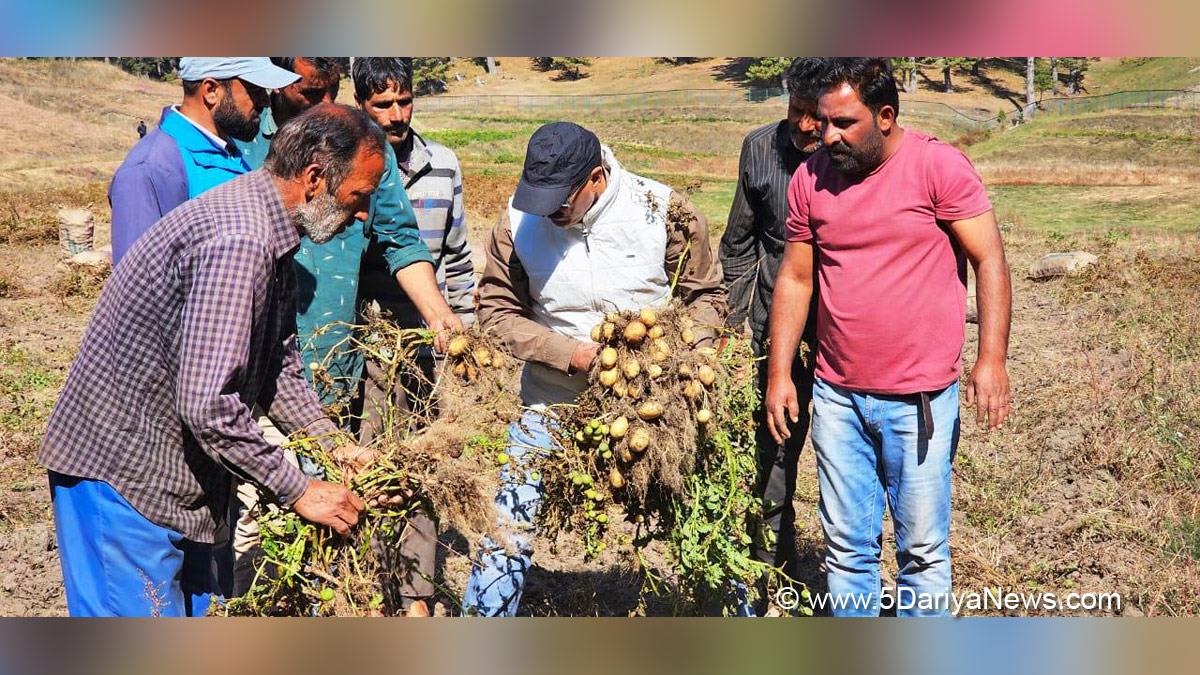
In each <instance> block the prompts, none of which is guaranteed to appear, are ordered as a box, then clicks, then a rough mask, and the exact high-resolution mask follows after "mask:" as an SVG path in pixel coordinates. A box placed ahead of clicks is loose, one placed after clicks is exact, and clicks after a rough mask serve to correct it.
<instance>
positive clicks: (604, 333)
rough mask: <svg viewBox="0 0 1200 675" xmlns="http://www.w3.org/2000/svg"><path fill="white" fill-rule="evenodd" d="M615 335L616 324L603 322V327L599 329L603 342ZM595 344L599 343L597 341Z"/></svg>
mask: <svg viewBox="0 0 1200 675" xmlns="http://www.w3.org/2000/svg"><path fill="white" fill-rule="evenodd" d="M616 334H617V326H616V324H614V323H612V322H611V321H607V322H605V323H604V327H603V328H601V329H600V335H601V337H603V338H604V340H605V342H607V341H609V340H611V339H613V336H614V335H616ZM597 342H599V340H597Z"/></svg>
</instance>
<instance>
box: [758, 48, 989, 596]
mask: <svg viewBox="0 0 1200 675" xmlns="http://www.w3.org/2000/svg"><path fill="white" fill-rule="evenodd" d="M819 81H820V86H819V91H820V92H821V93H820V98H819V99H818V116H819V118H820V120H821V123H822V132H823V142H824V144H825V148H824V149H823V150H821V151H819V152H817V153H816V154H814V155H813V156H812V157H811V158H810V159H809V160H808V161H807V162H806V163H805V164H803V165H802V166H801V167H800V168H799V169H798V170H797V171H796V173H795V175H794V176H793V177H792V180H791V183H790V185H789V188H788V221H787V244H786V246H785V250H784V257H783V263H782V265H781V267H780V270H779V276H778V278H777V280H776V286H775V298H774V303H773V304H772V307H771V317H770V330H771V333H770V335H771V338H770V339H771V345H770V356H769V361H768V384H767V398H766V408H767V420H768V426H769V427H770V428H771V431H772V433H773V434H774V435H775V436H776V438H777V439H783V438H786V437H787V436H788V424H787V421H788V420H794V419H796V417H797V416H798V413H799V410H798V403H797V400H798V399H797V392H796V389H795V386H794V385H793V384H792V381H791V378H790V375H789V374H790V372H791V364H792V360H793V358H794V356H795V353H796V349H797V346H798V343H799V340H800V335H801V333H802V331H803V329H804V324H805V320H806V318H807V316H808V307H809V303H810V302H811V300H812V289H813V285H814V283H813V279H814V277H813V274H814V256H813V253H814V251H815V253H816V258H815V260H816V262H815V268H816V269H815V273H816V275H817V276H818V277H819V280H820V283H819V284H817V285H818V287H819V289H820V290H819V293H818V305H817V315H816V317H817V318H816V320H817V365H816V383H815V385H814V387H813V415H812V439H813V445H814V447H815V450H816V454H817V477H818V481H819V484H820V490H821V521H822V527H823V529H824V531H825V539H826V544H827V551H826V555H825V563H826V569H827V579H828V582H829V591H830V593H831V594H832V595H833V596H834V597H835V599H840V601H839V600H835V605H833V611H834V614H838V615H878V613H879V611H880V608H881V604H890V605H891V606H894V607H895V609H896V612H897V614H898V615H901V616H908V615H939V614H946V613H948V610H949V606H950V589H951V580H950V545H949V532H950V466H951V461H952V459H953V456H954V452H955V448H956V446H957V444H958V437H959V400H958V399H959V391H958V380H959V374H960V371H961V352H962V345H963V326H964V323H965V311H966V262H967V261H968V260H969V261H970V263H971V265H972V266H973V267H974V268H975V274H976V277H977V279H978V288H979V294H978V305H979V338H980V339H979V345H980V346H979V359H978V360H977V361H976V363H975V366H974V368H973V369H972V371H971V376H970V378H969V380H968V382H967V385H966V389H967V391H966V399H967V400H966V402H967V405H968V406H970V405H976V406H977V417H978V419H979V421H980V422H981V423H984V424H985V429H991V428H995V427H997V426H999V425H1000V424H1001V423H1002V422H1003V421H1004V418H1005V417H1006V416H1007V415H1008V410H1009V398H1008V375H1007V373H1006V371H1005V359H1006V353H1007V349H1008V330H1009V317H1010V306H1011V285H1010V282H1009V273H1008V263H1007V262H1006V261H1005V258H1004V247H1003V244H1002V242H1001V239H1000V232H999V229H998V228H997V227H996V221H995V217H994V216H993V213H992V206H991V203H990V202H989V201H988V197H987V191H986V190H985V189H984V186H983V182H982V180H981V179H980V178H979V174H978V173H977V172H976V171H975V169H974V167H973V166H972V165H971V162H970V160H968V159H967V158H966V156H965V155H963V154H962V152H960V151H959V150H957V149H956V148H954V147H953V146H950V145H947V144H945V143H942V142H940V141H938V140H937V139H935V138H932V137H930V136H927V135H925V134H922V133H919V132H917V131H913V130H906V129H904V128H902V127H900V126H899V125H897V124H896V114H897V111H898V110H899V95H898V93H897V90H896V84H895V80H894V79H893V78H892V74H891V70H890V68H889V67H888V64H887V61H886V60H884V59H861V58H858V59H849V58H843V59H831V60H830V61H829V62H828V66H827V69H826V71H825V72H824V73H823V74H822V76H821V77H820V78H819ZM885 506H888V507H890V510H891V513H892V518H893V520H894V521H895V530H896V559H897V563H898V565H899V568H900V569H899V574H898V575H897V577H896V588H895V589H881V588H880V582H879V564H880V554H881V552H882V532H883V529H882V528H883V509H884V508H885ZM836 602H840V603H842V604H840V605H839V604H836Z"/></svg>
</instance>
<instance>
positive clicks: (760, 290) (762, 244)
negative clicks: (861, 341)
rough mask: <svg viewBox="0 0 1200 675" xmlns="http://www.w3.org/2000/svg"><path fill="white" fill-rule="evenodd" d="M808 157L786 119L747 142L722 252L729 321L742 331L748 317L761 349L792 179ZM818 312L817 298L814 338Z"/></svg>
mask: <svg viewBox="0 0 1200 675" xmlns="http://www.w3.org/2000/svg"><path fill="white" fill-rule="evenodd" d="M808 156H809V153H807V152H804V151H802V150H799V149H797V148H796V145H795V144H794V143H792V137H791V134H790V131H789V129H788V123H787V120H781V121H779V122H775V123H772V124H767V125H765V126H762V127H759V128H757V129H755V130H754V131H751V132H750V133H749V134H747V135H746V139H745V140H744V141H743V142H742V154H741V158H740V160H739V161H738V182H737V188H736V190H735V191H734V194H733V205H732V206H731V207H730V209H729V222H728V224H727V225H726V226H725V233H724V234H723V235H721V246H720V249H719V252H718V253H719V256H720V259H721V267H722V269H724V270H725V288H726V290H727V291H728V293H729V316H728V318H727V323H728V325H729V326H730V327H733V328H738V329H740V328H741V326H742V325H743V323H745V321H746V319H747V318H749V319H750V328H751V331H752V333H753V335H754V343H755V346H756V348H761V347H762V344H763V341H764V339H765V338H766V334H767V319H768V317H769V316H770V313H771V296H772V295H773V294H774V292H775V277H776V276H777V275H778V274H779V264H780V262H782V260H783V245H784V240H785V223H786V221H787V213H788V203H787V191H788V182H789V181H790V180H791V178H792V174H794V173H795V172H796V169H797V168H798V167H799V166H800V165H801V164H803V163H804V161H805V160H806V159H808ZM815 312H816V303H815V302H814V303H813V307H812V312H811V313H810V315H809V317H810V320H809V322H808V324H807V327H806V330H805V339H806V340H810V341H811V340H812V337H813V335H814V331H815V330H816V326H815V324H816V321H814V320H812V317H813V316H815Z"/></svg>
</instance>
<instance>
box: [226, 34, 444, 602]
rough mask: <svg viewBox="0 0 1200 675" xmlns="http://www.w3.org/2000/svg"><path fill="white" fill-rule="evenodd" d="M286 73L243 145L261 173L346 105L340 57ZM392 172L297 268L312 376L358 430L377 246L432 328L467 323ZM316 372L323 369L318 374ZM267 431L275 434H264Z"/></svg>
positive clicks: (238, 583)
mask: <svg viewBox="0 0 1200 675" xmlns="http://www.w3.org/2000/svg"><path fill="white" fill-rule="evenodd" d="M271 60H272V61H273V62H274V63H275V64H276V65H278V66H281V67H283V68H287V69H289V70H292V71H293V72H295V73H296V74H298V75H300V76H301V79H300V80H298V81H297V82H296V83H295V84H292V85H289V86H288V87H285V88H284V89H281V90H278V91H277V92H275V93H274V94H273V95H272V97H271V107H270V109H268V110H264V111H263V113H262V116H261V122H260V128H259V134H258V137H257V138H255V139H254V140H253V141H250V142H249V143H245V144H239V145H240V146H241V149H242V152H243V154H244V155H245V157H246V161H247V162H248V163H249V164H250V167H251V168H252V169H257V168H259V167H261V166H262V162H263V160H264V159H265V158H266V154H267V150H268V149H269V148H270V144H271V139H272V137H273V136H274V134H275V131H276V129H278V127H279V126H282V125H283V124H286V123H287V121H288V120H289V119H291V118H292V117H293V116H295V115H296V114H298V113H300V112H302V111H304V110H307V109H308V108H309V107H312V106H313V105H316V104H318V103H322V102H331V101H333V100H335V99H336V98H337V93H338V85H339V83H340V79H341V65H340V63H339V62H338V60H337V59H335V58H331V57H305V56H297V57H272V59H271ZM385 154H386V156H385V158H384V161H385V167H384V172H383V178H382V179H381V180H380V182H379V188H378V189H376V191H375V193H374V194H373V195H372V196H371V207H370V211H369V212H368V217H367V219H366V220H365V221H361V220H360V221H356V222H355V223H354V224H352V225H351V226H349V227H347V228H346V229H345V231H343V232H342V233H341V234H339V235H337V236H335V237H334V238H333V239H331V240H330V241H328V242H325V243H323V244H315V243H313V242H312V241H311V240H309V239H307V238H305V239H302V240H301V242H300V248H299V250H298V251H297V252H296V255H295V258H294V263H295V269H296V336H297V342H298V346H299V347H300V353H301V358H302V359H303V360H304V362H305V365H306V366H307V367H306V368H305V374H306V375H307V376H308V377H309V381H310V382H311V383H313V385H314V387H315V388H316V390H317V393H318V394H319V395H320V396H321V401H322V403H324V404H325V405H327V406H335V407H338V408H340V410H339V411H340V412H341V413H342V416H343V419H344V420H346V422H347V424H344V425H343V426H344V427H345V426H348V422H349V415H348V413H349V404H350V402H351V400H352V398H353V397H354V396H355V395H357V392H358V389H359V380H360V378H361V377H362V373H363V365H364V364H363V357H362V354H361V353H359V352H358V351H357V350H355V349H352V348H350V344H349V340H348V339H347V338H349V337H350V331H351V329H350V327H349V326H350V325H351V324H354V323H355V322H356V321H357V312H356V309H357V307H356V304H357V301H358V281H359V272H360V267H361V264H362V257H363V253H364V251H365V250H366V248H367V246H368V244H370V245H371V247H372V250H373V251H378V252H379V253H380V255H381V257H382V259H383V260H384V261H386V265H387V267H388V271H389V273H390V274H391V275H393V276H394V277H395V278H396V281H397V283H398V284H399V285H400V287H401V288H402V289H403V290H404V292H405V293H406V294H407V295H408V296H409V298H410V299H411V300H412V302H413V305H414V306H416V307H417V310H418V311H419V312H420V314H421V318H422V319H423V320H424V322H425V325H426V326H428V327H429V328H430V329H432V330H434V331H436V332H437V333H438V334H439V335H443V334H444V332H445V331H447V330H455V329H461V328H462V321H461V320H460V319H459V318H458V317H457V316H456V315H455V314H454V311H453V310H451V308H450V306H449V305H448V304H447V303H446V300H445V298H444V297H443V295H442V292H441V289H440V288H439V287H438V284H437V279H436V276H435V274H434V266H433V257H432V256H431V255H430V253H429V249H428V247H427V246H426V245H425V243H424V242H423V241H422V240H421V236H420V233H419V231H418V229H417V220H416V216H415V215H414V214H413V209H412V205H411V204H410V203H409V200H408V196H407V194H406V193H405V191H404V183H403V176H402V174H401V173H400V171H399V168H398V166H397V164H396V156H395V152H394V151H393V150H392V148H391V146H390V145H388V146H387V147H386V148H385ZM313 364H316V368H315V369H314V367H313ZM264 433H266V434H268V435H271V434H273V433H277V432H275V431H274V430H273V429H271V428H269V427H266V426H264ZM239 499H240V500H241V501H242V502H243V503H244V504H245V506H246V507H248V508H246V509H244V510H243V511H242V512H240V513H239V514H238V517H237V521H236V523H237V524H236V529H235V533H234V538H233V539H234V544H233V548H234V556H235V559H236V561H237V564H236V571H235V580H234V592H235V594H236V593H240V592H244V591H245V590H246V589H247V588H248V584H249V583H250V582H251V581H252V580H253V568H252V563H253V558H254V556H253V555H248V554H252V552H253V550H254V549H255V547H257V544H258V532H257V523H256V522H255V519H256V516H257V513H255V509H253V508H249V507H252V506H253V505H254V504H256V503H257V501H258V499H257V494H254V493H252V492H250V489H247V490H239Z"/></svg>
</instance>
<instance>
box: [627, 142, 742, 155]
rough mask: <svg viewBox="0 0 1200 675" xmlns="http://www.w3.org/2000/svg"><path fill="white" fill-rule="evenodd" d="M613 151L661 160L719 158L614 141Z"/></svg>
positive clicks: (706, 153)
mask: <svg viewBox="0 0 1200 675" xmlns="http://www.w3.org/2000/svg"><path fill="white" fill-rule="evenodd" d="M611 146H612V148H613V150H620V151H623V152H631V153H636V154H639V155H644V156H647V157H658V158H663V159H680V158H684V157H719V156H720V155H718V154H717V153H715V152H684V151H682V150H671V149H670V148H660V147H658V146H654V145H647V144H645V143H632V142H624V141H616V142H614V143H611Z"/></svg>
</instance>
